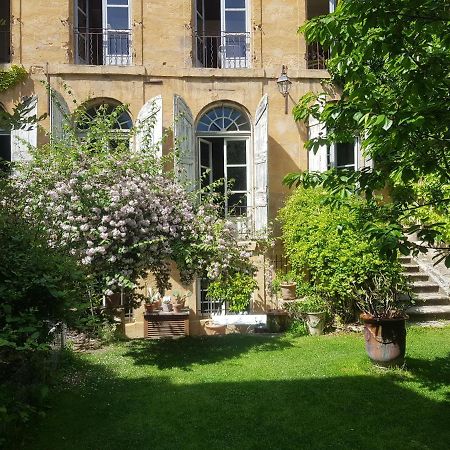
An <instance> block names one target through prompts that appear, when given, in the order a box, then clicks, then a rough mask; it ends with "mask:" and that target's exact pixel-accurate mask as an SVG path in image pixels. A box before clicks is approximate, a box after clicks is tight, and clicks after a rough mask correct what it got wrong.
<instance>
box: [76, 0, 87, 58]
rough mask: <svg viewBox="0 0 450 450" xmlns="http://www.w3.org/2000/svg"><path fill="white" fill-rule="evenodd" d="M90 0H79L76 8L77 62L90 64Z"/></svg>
mask: <svg viewBox="0 0 450 450" xmlns="http://www.w3.org/2000/svg"><path fill="white" fill-rule="evenodd" d="M89 7H90V5H89V0H78V1H77V3H76V8H75V24H76V28H75V63H76V64H89V28H90V24H89Z"/></svg>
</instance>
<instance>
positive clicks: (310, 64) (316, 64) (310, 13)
mask: <svg viewBox="0 0 450 450" xmlns="http://www.w3.org/2000/svg"><path fill="white" fill-rule="evenodd" d="M336 4H337V0H307V1H306V18H307V20H311V19H312V18H313V17H317V16H324V15H326V14H329V13H331V12H333V11H334V10H335V8H336ZM329 57H330V50H329V49H325V48H323V47H322V46H321V45H320V44H319V43H318V42H310V43H308V44H307V46H306V55H305V59H306V67H307V68H308V69H326V62H327V60H328V58H329Z"/></svg>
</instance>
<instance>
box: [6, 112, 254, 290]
mask: <svg viewBox="0 0 450 450" xmlns="http://www.w3.org/2000/svg"><path fill="white" fill-rule="evenodd" d="M118 114H119V113H116V114H115V115H114V114H99V115H98V116H97V117H95V118H93V119H92V118H89V127H86V126H84V127H83V134H82V138H80V136H78V135H77V133H76V132H74V131H73V130H70V129H68V130H67V133H66V136H65V137H64V139H63V140H61V141H54V142H52V143H51V144H49V145H46V146H43V147H41V148H38V149H37V150H36V151H35V152H34V155H33V160H32V162H30V163H28V164H26V165H23V166H22V167H21V168H20V170H19V171H18V174H17V176H16V177H15V183H16V185H17V186H18V187H19V189H20V190H21V191H22V192H24V193H26V199H27V200H26V202H25V211H26V213H27V214H28V215H29V216H30V217H32V218H33V220H34V221H35V222H36V223H37V224H39V225H40V226H41V227H42V228H43V229H44V230H45V232H46V234H47V236H48V241H49V243H50V245H51V246H53V247H56V248H60V249H64V250H65V251H67V253H69V254H70V255H72V256H73V257H75V258H76V260H77V261H78V262H79V264H80V265H81V266H83V267H84V268H85V269H86V270H87V272H88V273H89V274H90V276H91V279H92V280H93V282H94V283H95V285H96V286H97V294H98V296H101V295H102V294H107V295H108V294H112V293H113V292H117V291H118V290H119V288H121V287H125V288H133V287H135V286H136V285H137V283H138V280H139V278H140V277H143V276H145V275H146V274H147V273H152V274H153V275H154V276H155V278H156V281H157V284H158V287H159V289H161V290H163V289H165V288H168V286H169V270H170V262H171V261H175V262H176V264H177V266H178V268H179V269H180V272H181V276H182V280H183V281H184V282H185V283H189V282H190V281H191V280H192V279H193V277H194V276H196V275H199V276H207V277H208V278H209V279H211V280H214V279H217V278H219V277H221V278H222V279H226V277H227V276H228V275H231V274H233V273H236V272H245V273H252V272H253V270H254V268H253V266H252V265H251V263H250V260H249V257H250V254H249V253H248V252H247V251H245V250H244V249H243V248H242V247H241V246H240V245H239V243H238V241H237V235H236V233H235V232H234V227H233V223H231V222H227V221H224V220H223V219H221V217H220V208H219V206H217V202H216V203H215V202H214V201H212V200H211V198H205V197H204V196H203V197H202V199H203V200H200V195H199V194H198V193H196V192H190V193H189V192H187V191H186V190H185V189H184V187H183V186H182V185H180V184H179V183H178V182H177V181H176V180H175V179H174V178H173V176H171V174H170V173H164V172H163V169H162V168H163V165H164V164H165V163H166V162H167V161H164V160H163V161H160V160H158V159H157V158H155V156H154V151H153V149H152V148H151V147H149V148H148V149H141V151H139V152H136V151H131V150H130V149H129V142H130V138H132V137H133V130H131V132H129V135H126V134H124V133H122V134H120V133H117V130H116V129H114V128H115V126H114V125H115V122H114V121H115V120H117V116H118ZM80 117H81V119H80ZM80 117H77V120H82V119H83V116H82V115H81V116H80Z"/></svg>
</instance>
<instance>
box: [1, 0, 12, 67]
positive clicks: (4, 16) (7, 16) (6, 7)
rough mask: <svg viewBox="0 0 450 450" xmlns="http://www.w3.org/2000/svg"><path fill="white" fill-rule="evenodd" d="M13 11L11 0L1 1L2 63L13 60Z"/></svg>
mask: <svg viewBox="0 0 450 450" xmlns="http://www.w3.org/2000/svg"><path fill="white" fill-rule="evenodd" d="M10 41H11V11H10V1H9V0H8V1H2V2H1V3H0V63H9V62H11V45H10Z"/></svg>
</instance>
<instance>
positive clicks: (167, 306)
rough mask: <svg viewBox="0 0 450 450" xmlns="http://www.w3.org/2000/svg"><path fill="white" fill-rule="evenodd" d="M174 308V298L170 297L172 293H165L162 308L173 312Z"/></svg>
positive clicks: (164, 310)
mask: <svg viewBox="0 0 450 450" xmlns="http://www.w3.org/2000/svg"><path fill="white" fill-rule="evenodd" d="M172 309H173V306H172V298H171V297H170V295H165V296H164V297H163V298H162V310H163V312H171V311H172Z"/></svg>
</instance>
